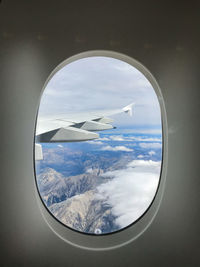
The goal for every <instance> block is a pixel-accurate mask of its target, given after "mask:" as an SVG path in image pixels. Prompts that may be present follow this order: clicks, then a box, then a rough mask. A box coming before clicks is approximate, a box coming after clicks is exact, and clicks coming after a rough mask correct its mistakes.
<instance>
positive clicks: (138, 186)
mask: <svg viewBox="0 0 200 267" xmlns="http://www.w3.org/2000/svg"><path fill="white" fill-rule="evenodd" d="M160 168H161V162H156V161H151V160H149V161H145V160H134V161H132V162H130V163H129V164H128V165H127V167H126V168H125V169H123V170H116V171H110V172H107V173H105V174H104V176H106V177H113V179H112V180H111V181H109V182H107V183H105V184H102V185H100V186H99V187H98V193H97V195H96V197H97V198H98V199H103V200H105V203H107V204H109V205H110V206H111V207H112V213H113V214H114V215H115V216H117V219H116V221H115V222H116V224H118V225H119V226H120V227H121V228H123V227H126V226H128V225H129V224H131V223H133V222H134V221H135V220H137V219H138V218H139V217H140V216H141V215H142V214H143V213H144V212H145V211H146V209H147V208H148V207H149V205H150V203H151V202H152V200H153V197H154V195H155V193H156V190H157V186H158V182H159V177H160Z"/></svg>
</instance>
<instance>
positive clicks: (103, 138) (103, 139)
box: [98, 137, 110, 141]
mask: <svg viewBox="0 0 200 267" xmlns="http://www.w3.org/2000/svg"><path fill="white" fill-rule="evenodd" d="M98 140H101V141H109V140H110V139H109V138H108V137H100V138H98Z"/></svg>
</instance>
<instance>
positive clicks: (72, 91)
mask: <svg viewBox="0 0 200 267" xmlns="http://www.w3.org/2000/svg"><path fill="white" fill-rule="evenodd" d="M132 102H134V103H135V105H134V109H133V116H132V117H130V116H128V115H127V114H117V115H114V116H113V118H114V126H117V127H122V128H123V127H127V128H130V127H133V126H135V127H142V128H145V127H147V128H149V129H150V128H160V125H161V113H160V106H159V102H158V99H157V96H156V94H155V91H154V89H153V87H152V85H151V84H150V82H149V81H148V80H147V79H146V77H145V76H144V75H143V74H142V73H141V72H140V71H138V70H137V69H136V68H135V67H133V66H131V65H130V64H128V63H126V62H123V61H121V60H118V59H114V58H110V57H88V58H83V59H79V60H77V61H74V62H72V63H70V64H68V65H66V66H64V67H63V68H62V69H60V70H59V71H58V72H57V73H56V74H55V75H54V76H53V77H52V78H51V80H50V81H49V82H48V84H47V86H46V88H45V90H44V93H43V95H42V99H41V103H40V109H39V115H38V116H39V117H45V116H47V115H48V116H49V115H57V114H70V113H73V114H74V113H80V112H83V111H84V112H87V111H96V110H104V109H118V108H122V107H124V106H126V105H128V104H130V103H132Z"/></svg>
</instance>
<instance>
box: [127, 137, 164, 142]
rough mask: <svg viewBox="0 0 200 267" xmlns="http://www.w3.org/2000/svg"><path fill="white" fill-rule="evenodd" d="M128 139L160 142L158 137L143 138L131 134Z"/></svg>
mask: <svg viewBox="0 0 200 267" xmlns="http://www.w3.org/2000/svg"><path fill="white" fill-rule="evenodd" d="M130 139H132V140H134V141H139V142H161V141H162V140H161V139H160V138H143V137H135V136H131V137H130Z"/></svg>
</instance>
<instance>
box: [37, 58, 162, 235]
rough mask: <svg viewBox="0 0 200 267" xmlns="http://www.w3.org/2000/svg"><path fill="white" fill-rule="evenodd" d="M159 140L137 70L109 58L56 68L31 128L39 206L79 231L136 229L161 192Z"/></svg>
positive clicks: (148, 89) (156, 119) (149, 96)
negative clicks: (33, 126) (158, 190)
mask: <svg viewBox="0 0 200 267" xmlns="http://www.w3.org/2000/svg"><path fill="white" fill-rule="evenodd" d="M162 136H163V133H162V120H161V110H160V104H159V101H158V97H157V95H156V93H155V90H154V88H153V86H152V84H151V83H150V81H149V80H148V79H147V78H146V76H145V75H144V74H143V73H142V72H140V71H139V70H138V69H137V68H136V67H134V66H132V65H130V64H129V63H127V62H125V61H122V60H119V59H116V58H113V57H108V56H90V57H84V58H81V59H77V60H75V61H72V62H70V63H68V64H65V63H63V64H61V65H60V66H59V67H58V68H57V69H56V71H54V73H53V74H52V75H51V77H50V78H49V79H48V81H47V83H46V84H45V87H44V91H43V95H42V97H41V101H40V106H39V110H38V117H37V124H36V132H35V172H36V185H37V189H38V192H39V195H40V198H41V200H42V202H43V204H44V205H45V207H46V209H47V210H48V211H49V213H50V214H51V215H53V217H54V218H55V219H56V220H57V221H59V222H60V223H62V224H63V225H65V226H66V227H69V228H70V229H73V230H76V231H78V232H82V233H87V234H93V235H104V234H109V233H114V232H118V231H120V230H122V229H125V228H127V227H128V226H130V225H132V224H133V223H136V222H137V221H138V220H139V219H140V218H141V217H142V216H143V215H144V214H145V212H146V211H147V210H148V208H149V207H150V205H151V203H152V202H153V199H154V197H155V195H156V192H157V189H158V186H159V181H160V174H161V164H162V152H163V151H162V150H163V149H162V147H163V138H162Z"/></svg>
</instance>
